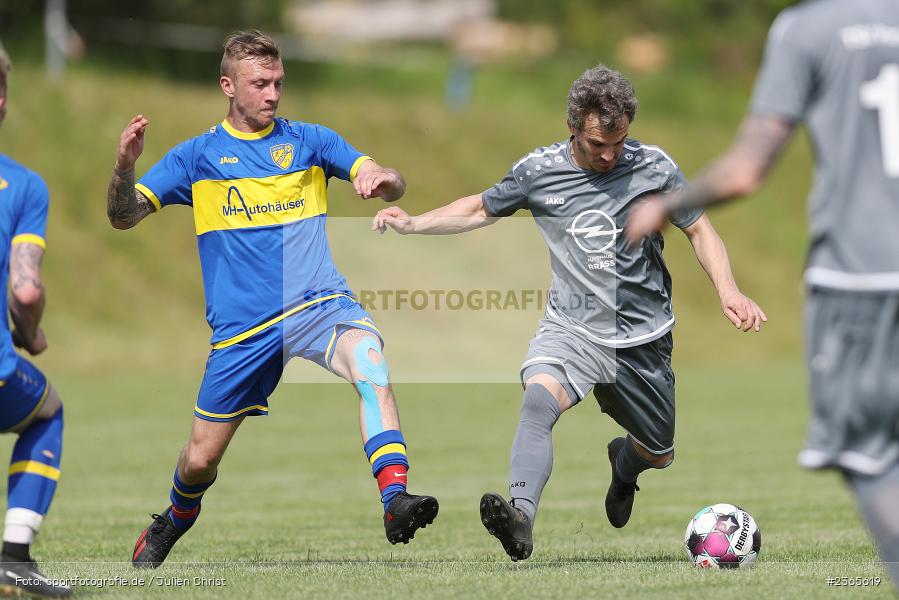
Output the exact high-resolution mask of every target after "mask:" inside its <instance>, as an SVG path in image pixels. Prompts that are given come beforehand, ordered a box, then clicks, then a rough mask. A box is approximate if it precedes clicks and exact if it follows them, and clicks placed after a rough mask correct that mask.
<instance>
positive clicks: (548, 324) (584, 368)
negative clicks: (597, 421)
mask: <svg viewBox="0 0 899 600" xmlns="http://www.w3.org/2000/svg"><path fill="white" fill-rule="evenodd" d="M672 348H673V343H672V336H671V332H668V333H667V334H665V335H664V336H662V337H660V338H659V339H657V340H654V341H652V342H647V343H645V344H642V345H640V346H634V347H631V348H618V349H613V348H607V347H605V346H600V345H598V344H594V343H592V342H589V341H587V340H585V339H583V338H582V337H580V336H579V335H577V334H575V333H572V332H571V331H569V330H567V329H565V328H564V327H562V326H561V325H558V324H556V323H554V322H552V321H546V320H543V321H541V322H540V329H539V330H538V332H537V335H535V336H534V338H533V339H532V340H531V344H530V347H529V348H528V353H527V356H526V357H525V361H524V364H523V365H522V367H521V381H522V383H524V382H525V381H527V380H528V379H529V378H530V377H532V376H533V375H535V374H537V373H547V374H549V375H552V376H553V377H555V378H556V379H557V380H558V381H559V382H560V383H562V385H563V387H564V388H565V389H566V391H567V392H568V395H569V397H570V398H571V401H572V403H573V404H576V403H578V402H580V400H581V399H582V398H584V397H585V396H586V395H587V394H588V393H589V392H590V390H591V389H592V390H593V394H594V396H595V397H596V400H597V402H598V403H599V406H600V408H601V409H602V411H603V412H604V413H606V414H608V415H609V416H610V417H612V418H613V419H614V420H615V422H616V423H618V424H619V425H621V427H623V428H624V429H625V430H626V431H627V432H628V434H630V436H631V438H633V440H634V441H635V442H637V443H638V444H640V445H641V446H642V447H643V448H645V449H646V450H648V451H649V452H651V453H653V454H668V453H669V452H671V451H672V450H673V449H674V371H672V369H671V351H672Z"/></svg>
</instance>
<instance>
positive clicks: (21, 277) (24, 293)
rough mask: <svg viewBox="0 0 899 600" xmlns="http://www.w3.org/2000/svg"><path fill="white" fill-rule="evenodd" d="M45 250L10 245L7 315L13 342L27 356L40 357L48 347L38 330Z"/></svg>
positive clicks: (25, 244) (35, 245)
mask: <svg viewBox="0 0 899 600" xmlns="http://www.w3.org/2000/svg"><path fill="white" fill-rule="evenodd" d="M43 258H44V249H43V248H41V247H40V246H38V245H37V244H29V243H19V244H13V246H12V252H11V253H10V257H9V314H10V317H11V318H12V322H13V325H14V329H13V331H12V339H13V343H14V344H15V345H16V346H18V347H20V348H24V349H25V350H26V351H27V352H28V353H29V354H40V353H41V352H43V351H44V350H46V348H47V338H46V337H45V336H44V331H43V330H42V329H41V328H40V326H39V324H40V322H41V315H43V314H44V302H45V300H44V283H43V281H42V280H41V261H42V260H43Z"/></svg>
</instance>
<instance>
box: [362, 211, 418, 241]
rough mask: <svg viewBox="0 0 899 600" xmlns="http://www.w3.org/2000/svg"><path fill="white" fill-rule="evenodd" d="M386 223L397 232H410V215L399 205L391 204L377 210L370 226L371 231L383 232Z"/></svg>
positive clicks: (385, 228) (385, 229)
mask: <svg viewBox="0 0 899 600" xmlns="http://www.w3.org/2000/svg"><path fill="white" fill-rule="evenodd" d="M388 225H389V226H390V227H392V228H393V229H394V230H395V231H396V232H397V233H400V234H403V235H405V234H407V233H412V217H410V216H409V214H408V213H407V212H406V211H404V210H403V209H402V208H400V207H399V206H391V207H389V208H384V209H381V210H379V211H378V214H376V215H375V218H374V220H372V223H371V228H372V231H377V232H378V233H384V232H385V231H387V226H388Z"/></svg>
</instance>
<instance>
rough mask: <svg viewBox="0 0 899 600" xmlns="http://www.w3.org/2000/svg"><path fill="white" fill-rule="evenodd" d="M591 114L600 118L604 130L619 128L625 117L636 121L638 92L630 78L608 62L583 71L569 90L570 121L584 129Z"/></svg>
mask: <svg viewBox="0 0 899 600" xmlns="http://www.w3.org/2000/svg"><path fill="white" fill-rule="evenodd" d="M591 114H593V115H596V117H597V118H598V119H599V125H600V127H602V129H603V131H615V130H616V129H618V128H619V126H620V125H621V119H622V118H623V117H627V119H628V122H633V120H634V117H636V116H637V96H636V94H635V93H634V87H633V86H632V85H631V82H630V81H628V80H627V79H625V78H624V76H622V75H621V73H619V72H618V71H613V70H612V69H610V68H608V67H607V66H605V65H597V66H595V67H593V68H592V69H587V70H586V71H584V74H583V75H581V76H580V77H578V78H577V80H575V82H574V83H573V84H571V89H570V90H569V92H568V125H569V126H570V127H572V128H573V129H575V130H576V131H582V130H583V129H584V122H585V121H586V120H587V117H588V116H590V115H591Z"/></svg>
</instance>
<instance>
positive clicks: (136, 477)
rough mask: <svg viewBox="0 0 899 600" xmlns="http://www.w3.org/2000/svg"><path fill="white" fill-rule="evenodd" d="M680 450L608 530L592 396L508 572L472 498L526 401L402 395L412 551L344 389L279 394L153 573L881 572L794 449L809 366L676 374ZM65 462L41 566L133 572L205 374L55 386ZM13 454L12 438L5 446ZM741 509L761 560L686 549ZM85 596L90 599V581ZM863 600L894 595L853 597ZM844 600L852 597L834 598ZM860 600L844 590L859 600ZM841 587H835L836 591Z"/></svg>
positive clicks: (300, 583) (533, 576)
mask: <svg viewBox="0 0 899 600" xmlns="http://www.w3.org/2000/svg"><path fill="white" fill-rule="evenodd" d="M678 375H679V388H678V405H679V414H678V432H677V440H678V444H677V460H676V461H675V463H674V465H672V467H671V468H669V469H668V470H666V471H661V472H649V473H646V474H645V475H644V476H642V477H641V481H640V483H641V486H642V489H641V491H640V492H639V494H638V495H637V505H636V511H635V514H634V517H633V519H632V521H631V523H629V524H628V526H627V527H626V528H624V529H623V530H615V529H613V528H612V527H611V526H610V525H609V524H608V523H607V522H606V519H605V516H604V512H603V508H602V500H603V497H604V493H605V488H606V486H607V480H608V476H609V475H608V461H607V459H606V458H605V443H606V442H607V441H608V440H609V439H610V438H611V437H613V436H614V435H617V434H618V432H619V429H618V428H617V426H616V425H615V424H614V423H613V422H612V421H611V420H610V419H609V418H607V417H606V416H604V415H602V414H601V413H600V411H599V410H598V407H597V406H596V404H595V402H593V401H592V400H590V399H588V400H587V401H585V402H584V404H583V405H582V406H578V407H576V408H575V409H573V410H572V411H571V412H569V413H567V414H566V415H564V416H563V418H562V420H561V421H560V423H559V425H558V426H557V428H556V430H555V446H556V449H555V469H554V473H553V477H552V479H551V480H550V483H549V485H548V487H547V490H546V493H545V495H544V498H543V502H542V505H541V511H540V515H539V518H538V521H537V526H536V531H535V544H536V550H535V552H534V555H533V557H532V558H531V560H529V561H527V562H524V563H521V564H512V563H511V562H509V561H508V560H507V559H506V557H505V554H504V553H503V552H502V550H501V548H500V546H499V544H498V543H497V542H496V541H495V540H494V539H493V538H492V537H490V536H488V535H487V533H486V532H485V531H484V530H483V527H482V526H481V524H480V522H479V519H478V514H477V502H478V499H479V497H480V495H481V494H482V493H483V492H484V491H487V490H496V491H504V489H505V486H506V473H507V461H508V454H509V447H510V444H511V440H512V435H513V432H514V427H515V423H516V421H517V411H518V402H519V400H520V390H519V389H516V386H512V385H492V386H463V385H456V386H426V385H407V386H399V387H398V389H397V394H398V397H399V399H400V404H401V412H402V418H403V426H404V429H405V431H406V435H407V439H408V441H409V449H410V458H411V461H412V465H413V469H412V471H411V473H410V475H411V489H412V490H413V491H421V492H427V493H431V494H434V495H436V496H438V497H439V499H440V502H441V512H440V515H439V517H438V519H437V520H436V521H435V523H434V525H433V526H432V527H429V528H427V529H426V530H424V531H421V532H420V533H419V534H418V535H417V536H416V538H415V540H413V542H412V543H411V544H409V545H408V546H400V547H394V546H390V545H389V544H387V542H386V541H385V540H384V534H383V528H382V525H381V514H380V505H379V503H378V501H377V492H376V486H375V483H374V481H373V480H372V479H371V476H370V474H369V472H368V469H367V466H366V463H365V460H364V457H363V455H362V452H361V449H360V442H359V438H358V432H357V429H356V422H355V415H356V407H355V399H354V398H355V397H354V393H353V391H352V390H351V389H350V388H349V386H347V385H327V384H321V385H287V384H282V386H281V387H280V388H279V390H278V391H277V392H276V394H275V396H274V397H273V398H272V400H271V405H272V413H271V415H270V416H269V417H266V418H258V419H248V420H247V422H246V423H245V424H244V425H243V426H242V428H241V430H240V432H239V433H238V435H237V437H236V438H235V440H234V442H233V443H232V445H231V448H230V449H229V451H228V454H227V456H226V458H225V460H224V462H223V464H222V466H221V470H220V475H219V478H218V481H217V483H216V484H215V486H214V487H213V488H212V490H211V491H210V492H209V494H208V496H207V497H206V501H205V502H204V509H203V515H202V517H201V519H200V521H199V524H198V525H197V527H196V528H195V529H194V530H192V531H191V532H190V533H189V534H188V535H187V536H186V537H185V538H183V539H182V540H181V541H180V542H179V544H178V546H177V547H176V549H175V550H174V552H173V554H172V555H171V559H170V561H169V562H167V563H166V564H165V565H164V566H163V567H162V568H161V569H160V570H159V571H157V572H154V573H152V575H151V576H152V577H155V576H160V577H168V578H173V577H176V578H177V577H181V578H188V579H190V578H193V577H224V578H225V579H226V582H227V586H226V587H225V588H224V592H225V593H226V594H227V596H228V597H243V598H274V597H299V596H302V597H308V598H336V597H341V598H350V597H378V598H380V597H385V598H386V597H390V596H391V595H392V594H394V593H405V594H409V595H411V596H412V597H478V598H490V597H498V596H500V595H511V594H515V593H519V594H524V595H526V596H528V597H540V596H543V597H549V596H553V597H561V596H567V595H571V596H572V597H609V598H615V597H621V596H622V595H629V594H632V593H633V591H634V590H635V589H639V590H640V593H641V595H643V596H646V597H650V598H672V597H692V598H713V597H720V595H721V594H722V593H728V594H739V595H745V594H747V593H749V591H750V590H751V592H752V593H753V595H769V596H771V597H776V598H812V597H824V595H825V594H827V593H829V592H828V588H827V586H826V583H825V579H826V577H828V576H851V577H855V576H868V577H870V576H874V575H878V576H881V577H883V576H884V575H883V572H882V570H881V568H880V567H879V566H877V565H875V564H874V563H873V561H874V559H875V555H874V553H873V550H872V547H871V544H870V543H869V541H868V539H867V537H866V534H865V532H864V530H863V528H862V526H861V524H860V522H859V519H858V518H857V516H856V512H855V509H854V507H853V503H852V500H851V497H850V496H849V494H848V493H847V491H846V490H845V488H844V487H843V485H842V484H841V482H840V481H839V480H838V478H837V477H836V476H835V475H833V474H815V473H808V472H804V471H801V470H800V469H799V468H798V467H797V466H795V463H794V458H795V454H796V452H797V450H798V448H799V444H800V440H801V437H802V433H803V427H804V421H805V412H806V410H805V398H804V387H803V384H802V381H803V376H802V369H800V368H799V367H798V366H793V365H779V366H775V365H769V366H768V367H763V368H752V369H730V370H725V369H717V368H706V369H697V368H685V369H681V370H680V371H679V373H678ZM57 383H58V385H59V388H60V389H61V391H62V393H63V395H64V398H65V404H66V438H65V454H64V459H63V464H62V471H63V478H62V480H61V483H60V486H59V491H58V494H57V498H56V500H55V504H54V506H53V507H52V510H51V514H50V518H49V519H48V520H47V523H46V527H45V530H44V532H43V533H42V534H41V537H40V539H39V544H38V545H37V546H36V552H37V555H38V557H39V558H40V559H41V560H42V561H43V562H44V563H45V564H46V566H47V571H48V572H50V573H52V574H53V575H58V576H67V577H75V576H78V577H114V576H116V575H119V576H122V577H128V578H130V577H134V576H139V575H140V574H139V573H136V572H135V571H132V570H131V568H130V566H129V565H128V564H127V560H128V558H129V556H130V554H129V553H130V551H131V548H132V544H133V543H134V540H135V539H136V536H137V535H138V533H139V532H140V530H141V529H142V528H143V527H145V526H146V524H147V523H148V521H149V519H148V516H147V515H148V514H149V513H150V512H151V511H159V510H160V509H161V508H163V507H164V506H165V504H166V502H167V490H168V487H169V485H170V481H171V480H170V478H171V472H172V468H173V465H174V461H175V458H176V456H177V453H178V450H179V449H180V447H181V445H182V444H183V443H184V441H185V440H186V436H187V432H188V427H189V423H190V419H191V408H192V403H193V399H194V394H195V389H196V384H197V382H196V381H193V380H163V379H142V378H121V377H120V378H106V379H95V378H86V377H62V378H59V380H58V381H57ZM4 443H5V444H6V445H7V446H9V445H11V443H12V440H11V439H10V438H6V439H4ZM719 501H722V502H733V503H738V504H740V505H742V506H744V507H745V508H746V509H747V510H749V511H750V512H751V513H752V514H753V516H755V518H756V519H757V521H758V523H759V525H760V527H761V529H762V531H763V543H762V553H761V559H760V563H759V565H758V568H756V569H754V570H751V571H748V572H720V573H716V572H699V571H697V570H694V569H693V568H692V567H691V566H689V564H688V563H687V561H686V559H685V558H684V556H683V550H682V547H681V542H682V536H683V530H684V528H685V526H686V523H687V520H688V519H689V518H690V516H691V515H692V514H693V513H694V512H695V511H696V510H697V509H698V508H700V507H702V506H705V505H707V504H710V503H714V502H719ZM84 591H85V593H87V592H90V593H91V594H92V595H94V593H95V591H96V590H87V589H85V590H84ZM222 591H223V590H222V589H220V588H214V587H198V586H197V587H195V586H190V587H184V588H179V589H175V588H172V587H164V586H157V585H155V584H154V583H151V584H150V587H149V588H148V589H141V590H129V589H126V588H113V589H106V590H103V591H96V594H95V595H97V596H98V597H143V596H153V595H154V594H155V595H156V596H158V597H162V596H163V595H164V596H166V597H168V596H173V597H178V598H213V597H221V595H222ZM852 591H853V592H854V593H856V594H858V597H861V594H865V596H864V597H866V598H867V597H888V595H889V586H888V585H887V584H886V582H884V583H882V584H881V587H880V588H879V589H877V590H872V589H865V590H863V591H862V590H852ZM841 592H847V590H845V589H844V590H841ZM850 595H851V594H850ZM841 597H842V595H841Z"/></svg>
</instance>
